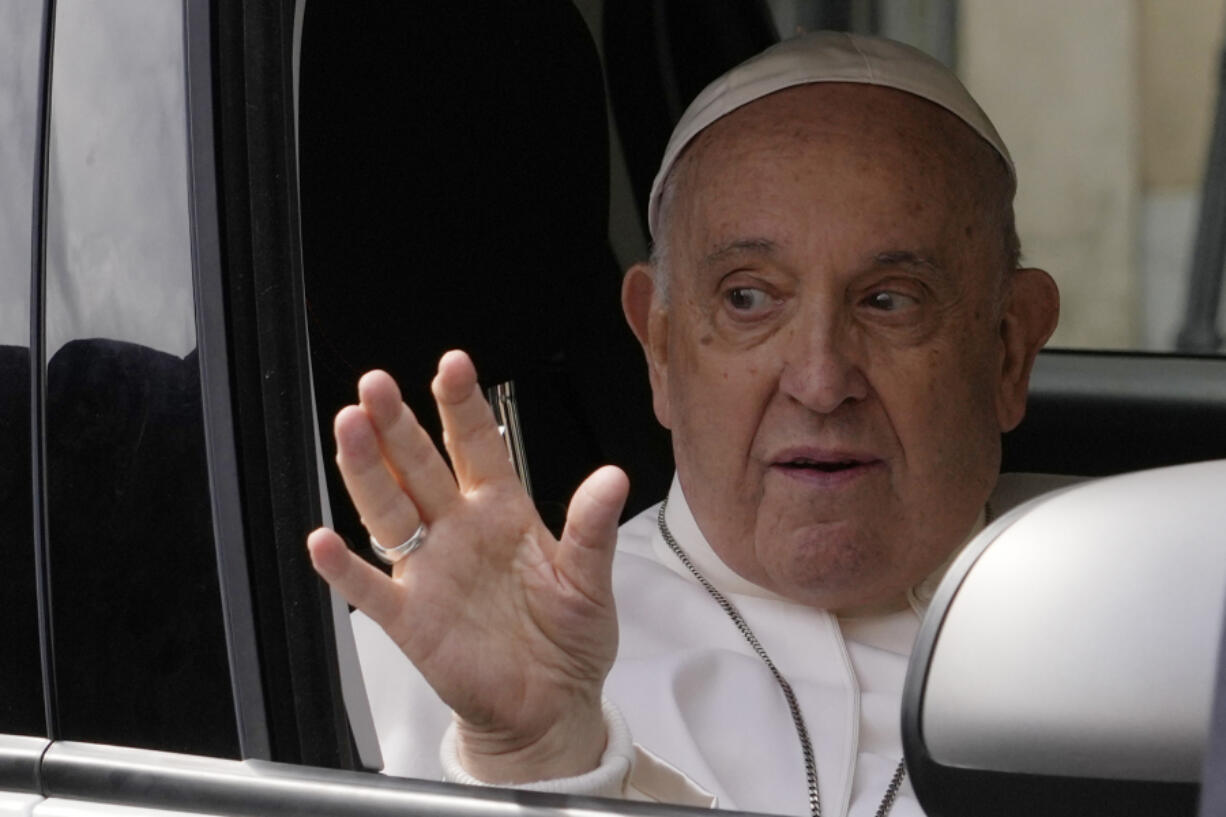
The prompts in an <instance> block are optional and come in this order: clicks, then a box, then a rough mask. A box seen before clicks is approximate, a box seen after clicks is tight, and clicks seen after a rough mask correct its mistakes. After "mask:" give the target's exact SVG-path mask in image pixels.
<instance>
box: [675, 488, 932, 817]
mask: <svg viewBox="0 0 1226 817" xmlns="http://www.w3.org/2000/svg"><path fill="white" fill-rule="evenodd" d="M666 508H668V500H667V499H665V500H664V502H663V503H662V504H661V505H660V515H659V519H658V521H659V527H660V535H662V536H663V537H664V541H665V543H667V544H668V547H669V549H670V550H672V552H673V553H675V554H676V555H677V558H678V559H680V560H681V564H683V565H685V566H686V569H688V570H689V571H690V573H692V574H693V575H694V578H695V579H697V580H698V583H699V584H701V585H702V586H703V588H704V589H705V590H706V591H707V593H709V594H710V596H711V598H713V599H715V603H716V604H718V605H719V606H720V608H721V609H722V610H723V611H724V612H725V613H727V614H728V618H730V619H732V623H733V624H735V625H736V628H737V629H738V630H740V631H741V635H743V636H744V637H745V640H746V641H748V642H749V646H750V647H752V648H753V651H754V652H755V653H757V654H758V657H759V658H761V659H762V663H764V664H766V668H767V669H768V670H770V673H771V675H773V676H775V683H777V684H778V685H779V689H781V690H782V691H783V697H784V698H785V699H786V700H787V703H788V709H790V710H791V712H792V723H793V724H795V725H796V736H797V737H798V738H799V739H800V753H801V755H802V756H803V757H804V761H805V780H806V781H807V782H808V784H809V813H810V814H811V815H812V817H822V798H821V794H820V792H819V791H818V788H817V760H816V758H815V757H814V755H813V744H812V743H811V742H810V741H809V730H808V728H807V727H806V726H805V719H804V716H803V715H802V714H801V713H800V704H798V703H797V702H796V693H794V692H793V691H792V685H791V684H789V683H788V681H787V679H786V678H784V677H783V673H781V672H780V671H779V669H778V667H776V666H775V662H774V661H772V660H771V657H770V656H769V655H767V653H766V649H765V648H764V647H763V646H762V643H761V642H760V641H758V637H757V636H756V635H754V633H753V630H751V629H749V625H748V624H747V623H746V622H745V619H744V618H743V617H742V616H741V613H740V611H739V610H737V609H736V605H734V604H733V603H732V602H730V601H728V599H727V598H726V597H725V596H724V594H723V593H721V592H719V591H718V590H716V589H715V585H713V584H711V582H709V581H707V577H706V576H704V575H702V574H701V573H699V572H698V568H696V567H694V563H693V562H691V561H690V557H689V556H688V555H686V552H685V551H684V550H682V549H681V545H679V544H677V540H676V539H674V538H673V534H672V531H670V530H669V529H668V523H667V522H665V521H664V511H665V509H666ZM906 774H907V765H906V762H905V761H904V760H901V759H900V760H899V761H898V768H896V769H895V770H894V776H893V777H892V778H890V785H889V787H888V788H887V789H886V790H885V797H883V798H881V805H879V806H877V814H876V817H886V815H887V814H889V813H890V809H892V808H893V807H894V800H895V799H896V798H897V797H898V790H899V789H900V788H901V787H902V781H903V778H904V777H905V776H906Z"/></svg>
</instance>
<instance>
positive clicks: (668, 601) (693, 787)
mask: <svg viewBox="0 0 1226 817" xmlns="http://www.w3.org/2000/svg"><path fill="white" fill-rule="evenodd" d="M1066 481H1067V480H1066V479H1063V478H1047V477H1036V476H1035V475H1005V476H1003V477H1002V478H1001V481H1000V483H999V484H998V485H997V488H996V491H995V492H994V493H993V495H992V498H991V499H990V500H989V503H988V505H989V507H990V508H991V511H992V513H993V515H999V514H1001V513H1003V512H1004V511H1005V510H1007V509H1008V508H1009V507H1012V506H1013V505H1015V504H1017V503H1018V502H1019V501H1022V500H1024V499H1027V498H1029V497H1031V496H1034V495H1036V494H1038V493H1042V492H1043V491H1044V490H1050V489H1052V488H1054V487H1058V486H1059V485H1061V484H1063V483H1064V482H1066ZM658 512H659V506H658V505H657V506H654V507H652V508H650V509H648V510H646V511H644V512H643V513H641V514H639V515H638V516H636V517H635V518H633V519H631V520H630V521H629V522H627V523H626V524H625V525H623V526H622V528H621V531H620V534H619V537H618V543H617V556H616V558H615V559H614V565H613V588H614V595H615V598H616V600H617V613H618V623H619V626H620V643H619V649H618V654H617V660H616V662H615V663H614V665H613V669H612V671H611V672H610V673H609V677H608V680H607V682H606V683H605V697H606V706H605V712H606V720H607V721H608V722H609V725H610V741H609V747H608V748H607V749H606V752H605V756H604V758H603V759H602V764H601V767H600V768H599V769H597V770H596V771H594V772H592V773H591V774H588V775H584V776H582V777H577V778H569V779H566V780H561V781H546V782H543V783H540V784H534V785H532V786H528V787H526V788H534V789H542V790H549V791H568V792H572V793H576V794H601V795H605V796H624V797H634V798H646V799H653V800H661V801H665V802H673V803H682V804H687V805H711V804H712V803H713V798H714V802H715V803H716V804H718V805H719V806H720V807H722V808H730V809H742V810H746V811H758V812H771V813H777V814H792V815H808V814H809V803H808V787H807V784H806V780H805V766H804V759H803V756H802V754H801V749H800V743H799V740H798V738H797V736H796V728H795V726H794V725H793V722H792V716H791V710H790V709H789V707H788V705H787V702H786V700H785V699H784V697H783V694H782V692H781V691H780V689H779V685H778V683H777V682H776V681H775V679H774V677H773V676H772V675H771V673H770V671H769V670H768V669H767V667H766V665H765V663H764V662H763V661H762V659H761V658H759V657H758V655H757V654H756V653H754V651H753V649H752V648H751V647H750V646H749V644H748V642H747V641H746V639H745V637H744V636H743V635H742V634H741V632H740V630H739V629H737V627H736V625H735V624H734V623H733V622H732V620H731V619H730V618H729V616H728V615H727V613H725V612H724V611H723V610H722V609H721V608H720V607H719V605H718V604H717V603H716V602H715V601H714V599H712V597H711V596H710V594H709V593H708V592H707V591H706V590H705V589H704V588H703V587H702V586H701V585H700V584H698V582H697V581H696V580H695V579H694V577H693V575H692V574H691V573H690V572H689V570H687V569H686V567H685V566H684V565H682V564H681V562H680V561H679V560H678V558H677V557H676V555H675V554H674V553H673V552H672V551H671V550H670V549H669V547H668V545H667V544H665V542H664V538H663V536H662V535H661V533H660V531H659V529H658V527H657V519H656V517H657V513H658ZM667 522H668V526H669V529H670V530H671V532H672V534H673V536H674V537H675V538H676V540H677V542H678V543H679V544H680V545H681V547H682V548H683V549H684V550H685V551H686V553H687V554H688V555H689V557H690V559H691V560H692V561H693V562H694V564H695V566H696V567H697V568H698V570H699V571H700V572H701V573H702V574H703V575H704V576H705V577H706V578H707V579H708V580H709V581H710V582H711V583H712V584H714V585H715V586H716V587H717V588H718V589H719V590H720V591H721V592H722V593H723V594H724V595H725V596H726V597H727V598H728V599H729V600H730V601H731V602H732V603H733V604H734V605H736V607H737V609H739V610H740V612H741V615H742V616H743V617H744V619H745V621H746V623H748V625H749V627H750V628H751V629H752V630H753V631H754V634H755V635H756V636H757V637H758V640H759V641H760V642H761V643H762V646H763V647H764V648H765V649H766V652H767V653H768V654H769V655H770V657H771V660H772V661H773V662H774V663H775V666H776V667H778V669H779V671H780V672H781V673H782V674H783V676H784V678H786V679H787V681H788V682H789V683H790V684H791V686H792V689H793V691H794V692H795V694H796V698H797V701H798V703H799V705H800V709H801V712H802V713H803V716H804V720H805V724H806V726H807V728H808V732H809V737H810V741H811V742H812V745H813V749H814V752H815V753H816V757H817V770H818V785H819V789H820V792H821V801H822V813H823V814H824V815H830V817H836V815H838V816H844V815H845V816H846V817H862V816H863V817H872V815H874V814H875V813H876V811H877V807H878V805H879V804H880V802H881V799H882V797H883V795H884V794H885V792H886V789H887V788H888V786H889V783H890V779H891V777H892V776H893V774H894V770H895V768H896V767H897V766H898V761H899V760H900V758H901V757H902V740H901V735H900V731H899V721H900V706H901V700H902V688H903V680H904V677H905V675H906V671H907V659H908V656H909V655H910V651H911V645H912V643H913V641H914V640H915V636H916V634H917V633H918V631H919V626H920V619H921V617H922V616H923V613H924V610H925V608H926V605H927V602H928V600H929V599H931V597H932V593H933V591H934V590H935V589H936V585H937V583H938V582H939V580H940V577H941V575H942V574H943V573H944V569H945V568H944V566H943V567H942V568H941V569H940V570H938V571H937V573H936V574H934V575H933V576H931V577H929V578H928V579H927V580H925V581H924V582H922V583H921V584H920V585H918V586H917V587H915V588H914V589H913V590H912V591H911V592H909V593H908V596H907V600H908V606H907V607H906V608H905V609H903V610H899V611H897V612H892V613H886V614H880V615H871V616H865V617H860V618H839V617H837V616H835V615H833V614H831V613H828V612H826V611H824V610H816V609H814V608H812V607H807V606H804V605H801V604H797V603H795V602H791V601H788V600H786V599H783V598H781V597H779V596H777V595H775V594H774V593H772V592H770V591H769V590H765V589H763V588H761V587H758V586H757V585H754V584H752V583H751V582H748V581H746V580H745V579H743V578H741V577H740V576H739V575H738V574H736V573H734V572H733V571H732V570H731V569H730V568H729V567H727V566H726V565H725V564H724V563H723V562H722V561H720V559H719V557H718V556H716V555H715V552H714V551H713V550H712V549H711V547H710V545H709V544H707V541H706V539H705V538H704V537H703V535H702V533H701V532H700V531H699V529H698V525H697V523H696V522H695V521H694V518H693V516H692V514H691V513H690V509H689V506H688V505H687V504H686V502H685V497H684V496H683V495H682V492H681V487H680V484H679V483H678V482H677V480H676V479H674V480H673V485H672V489H671V490H670V492H669V500H668V510H667ZM982 526H983V517H982V516H981V517H980V519H979V520H978V521H977V522H976V525H975V527H974V529H973V530H972V531H970V532H969V534H971V535H973V534H974V533H976V532H978V530H979V529H980V528H981V527H982ZM968 540H969V536H968ZM951 558H952V557H951ZM947 564H948V563H947ZM353 624H354V633H355V636H356V638H357V645H358V654H359V657H360V659H361V663H362V674H363V677H364V678H365V681H366V687H367V693H368V694H369V696H370V703H371V709H372V713H373V715H374V721H375V728H376V731H377V732H378V735H379V744H380V747H381V749H382V751H383V757H384V761H385V764H386V766H385V769H384V771H385V772H387V773H388V774H395V775H401V776H406V777H418V778H426V779H436V780H437V779H440V778H446V779H450V780H455V781H457V782H476V781H473V780H472V778H469V777H468V776H467V775H466V774H464V772H463V770H462V769H461V768H460V767H459V766H458V763H457V762H456V761H455V753H454V747H453V746H452V745H451V741H450V735H449V734H448V735H447V739H444V738H445V733H448V732H449V730H448V727H449V726H450V724H451V713H450V711H449V710H448V709H447V707H446V706H444V705H443V704H442V702H441V701H440V700H439V699H438V697H437V696H436V695H435V694H434V692H433V690H431V689H430V687H429V686H428V685H427V684H426V683H425V681H424V680H423V679H422V678H421V676H420V675H419V674H418V673H417V671H416V670H415V669H414V668H413V666H412V665H411V664H410V663H409V661H408V659H406V658H405V657H404V654H403V653H401V652H400V650H399V649H398V648H397V647H396V646H395V644H394V643H393V642H392V641H391V640H390V639H389V638H388V637H387V636H386V635H385V634H384V633H383V631H382V630H381V629H380V628H379V627H378V626H377V625H376V624H374V623H373V622H372V621H370V619H368V618H366V617H365V616H363V615H361V614H359V613H355V614H354V619H353ZM475 660H480V659H479V657H475ZM610 704H611V705H610ZM440 746H441V752H440ZM890 814H891V815H892V817H915V816H916V815H921V814H922V811H921V810H920V807H919V804H918V802H917V801H916V800H915V795H914V793H913V791H912V789H911V786H910V783H909V782H904V783H903V786H902V788H901V790H900V792H899V795H898V799H897V800H896V802H895V804H894V807H893V810H892V811H891V812H890Z"/></svg>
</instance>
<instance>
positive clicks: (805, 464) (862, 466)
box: [772, 448, 884, 487]
mask: <svg viewBox="0 0 1226 817" xmlns="http://www.w3.org/2000/svg"><path fill="white" fill-rule="evenodd" d="M883 464H884V463H883V462H882V460H880V459H878V458H877V457H874V456H873V455H871V454H866V453H862V452H859V451H854V452H853V451H838V450H826V451H822V450H815V449H810V450H807V451H806V450H803V449H801V450H797V449H795V448H794V449H792V450H790V451H780V452H778V454H776V456H775V459H774V462H773V463H772V467H773V468H774V469H775V470H776V472H777V473H781V474H785V475H787V476H789V477H791V478H793V479H798V480H800V481H801V482H805V483H810V484H813V485H821V486H826V487H833V486H837V485H845V484H846V485H850V484H852V483H854V482H858V481H859V477H861V476H864V475H867V474H868V473H869V472H871V471H873V470H875V469H876V468H877V467H878V466H881V465H883Z"/></svg>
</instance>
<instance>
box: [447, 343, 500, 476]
mask: <svg viewBox="0 0 1226 817" xmlns="http://www.w3.org/2000/svg"><path fill="white" fill-rule="evenodd" d="M430 389H431V391H433V392H434V399H435V401H436V402H437V403H438V413H439V417H440V418H441V419H442V421H443V442H444V444H446V446H447V450H448V452H450V453H451V463H452V465H453V466H455V475H456V479H457V480H458V481H459V483H460V488H461V489H462V490H466V491H467V490H471V489H473V488H475V487H477V486H478V485H481V484H482V483H485V482H490V481H495V480H500V479H515V469H514V468H513V467H512V465H511V460H510V458H509V457H508V456H507V446H506V443H504V442H503V441H502V435H501V434H499V433H498V424H497V423H496V422H494V413H493V412H492V411H491V410H490V407H489V404H488V403H486V402H485V398H484V397H483V396H482V395H481V390H480V388H478V386H477V370H476V369H475V368H474V367H473V363H472V361H471V360H470V359H469V357H468V355H466V354H464V353H463V352H459V351H451V352H448V353H447V354H445V355H443V357H442V359H441V360H439V362H438V374H437V375H436V376H435V378H434V381H433V382H432V383H431V384H430Z"/></svg>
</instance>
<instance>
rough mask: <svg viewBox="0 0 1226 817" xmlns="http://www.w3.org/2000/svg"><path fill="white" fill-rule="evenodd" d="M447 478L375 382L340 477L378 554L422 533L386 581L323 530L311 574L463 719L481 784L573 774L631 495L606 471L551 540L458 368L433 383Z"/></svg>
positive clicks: (388, 385) (596, 754)
mask: <svg viewBox="0 0 1226 817" xmlns="http://www.w3.org/2000/svg"><path fill="white" fill-rule="evenodd" d="M431 388H432V391H433V393H434V398H435V401H436V402H437V403H438V409H439V414H440V415H441V418H442V422H443V438H444V444H445V445H446V447H447V451H448V453H449V454H450V456H451V461H452V463H453V465H454V467H455V476H454V477H453V476H452V472H451V470H450V469H449V468H448V467H447V463H446V462H445V461H444V460H443V457H442V456H441V455H440V453H439V452H438V450H437V449H436V448H435V447H434V445H433V443H432V442H431V440H430V438H429V435H427V434H426V432H425V431H424V430H423V429H422V427H421V426H420V425H419V424H418V423H417V420H416V418H415V417H414V416H413V413H412V411H410V410H409V408H408V407H407V406H405V405H404V403H403V402H402V401H401V398H400V391H399V389H398V388H397V387H396V384H395V382H394V381H393V380H392V378H391V377H390V376H388V375H387V374H386V373H384V372H378V371H376V372H370V373H368V374H366V375H365V376H364V377H363V378H362V379H361V381H360V382H359V384H358V395H359V402H360V405H358V406H348V407H346V408H345V409H343V410H341V412H340V413H338V414H337V416H336V423H335V434H336V440H337V449H338V454H337V462H338V464H339V465H340V470H341V474H342V476H343V477H344V480H345V487H346V488H347V490H348V491H349V494H350V496H351V497H352V498H353V501H354V504H355V505H356V507H357V509H358V512H359V513H360V514H361V516H362V521H363V524H365V526H366V528H367V530H368V531H369V532H370V533H371V534H372V535H373V536H374V537H375V538H376V539H377V540H378V541H379V542H380V543H382V544H383V545H385V546H388V547H392V546H395V545H398V544H399V543H401V542H403V541H405V540H406V539H407V538H408V537H409V536H410V535H411V534H412V533H413V532H414V530H416V529H417V526H418V523H419V522H422V521H424V522H425V523H426V525H427V526H428V531H429V532H428V534H427V536H426V541H425V544H424V545H423V546H422V547H421V548H420V549H418V550H417V551H416V552H414V553H413V554H412V555H411V556H410V557H408V558H406V559H404V560H402V561H400V562H398V563H397V564H396V565H395V566H394V567H393V570H392V576H391V577H388V576H386V575H385V574H383V573H382V572H380V571H378V570H376V569H375V568H373V567H371V566H370V565H368V564H367V563H366V562H364V561H363V560H362V559H360V558H359V557H358V556H356V555H355V554H353V553H351V552H350V551H349V549H348V548H347V547H346V546H345V543H344V542H343V541H342V540H341V538H340V537H339V536H337V535H336V534H335V533H334V532H332V531H331V530H328V529H326V528H320V529H319V530H316V531H315V532H313V533H312V534H311V535H310V537H309V538H308V541H307V545H308V547H309V548H310V551H311V558H312V561H313V563H314V565H315V569H316V570H317V571H318V572H319V574H320V575H321V576H322V577H323V578H324V579H325V580H326V581H327V582H328V583H329V584H330V585H331V586H332V587H334V588H335V589H337V590H338V591H339V592H340V593H341V595H342V596H344V597H345V599H346V600H348V601H349V603H350V604H352V605H354V606H355V607H357V608H358V609H360V610H361V611H362V612H364V613H366V614H367V615H368V616H370V617H371V618H372V619H373V620H374V621H376V622H377V623H378V624H379V625H380V626H381V627H383V629H384V630H386V631H387V633H388V635H389V636H391V638H392V640H393V641H395V642H396V644H397V645H399V647H400V649H401V650H403V651H404V653H405V655H407V656H408V657H409V659H410V660H411V661H412V662H413V663H414V664H415V665H416V666H417V668H418V670H419V671H420V672H421V673H422V675H423V676H424V677H425V679H426V680H427V681H428V682H429V683H430V685H431V686H432V687H433V688H434V690H435V691H436V692H437V693H438V694H439V696H440V697H441V698H442V699H443V701H444V702H445V703H446V704H447V705H448V706H450V707H451V708H452V709H453V710H454V711H455V713H456V715H457V718H458V719H457V726H458V738H459V740H458V748H459V753H460V760H461V762H462V763H463V765H464V766H465V768H466V769H467V770H468V771H469V773H471V774H473V775H474V776H476V777H478V778H480V779H482V780H486V781H488V782H499V783H514V782H525V781H529V780H541V779H548V778H554V777H563V776H569V775H574V774H580V773H583V772H586V771H588V770H590V769H593V768H595V767H596V765H597V763H598V761H599V758H600V754H601V752H602V751H603V749H604V744H605V728H604V723H603V719H602V717H601V711H600V694H601V688H602V686H603V682H604V678H605V676H606V675H607V674H608V671H609V668H610V666H611V665H612V663H613V658H614V656H615V654H616V652H617V620H616V616H615V612H614V607H613V594H612V589H611V571H612V559H613V549H614V544H615V540H616V535H617V519H618V516H619V514H620V513H621V508H622V505H623V504H624V503H625V499H626V494H627V490H628V487H629V486H628V482H627V480H626V476H625V474H623V473H622V472H621V471H620V470H618V469H617V468H613V467H605V468H601V469H599V470H598V471H596V472H595V473H594V474H592V475H591V476H590V477H588V479H587V480H586V481H585V482H584V483H583V485H581V486H580V487H579V490H578V491H576V493H575V496H574V498H573V499H572V500H571V505H570V509H569V511H568V513H567V521H566V527H565V529H564V530H563V532H562V538H561V540H556V539H554V538H553V536H552V535H551V534H550V532H549V530H548V529H547V528H546V527H545V525H544V523H543V522H542V521H541V520H540V517H539V516H537V513H536V509H535V508H534V507H533V505H532V501H531V499H530V498H529V497H528V496H527V494H526V493H525V492H524V490H523V488H522V487H521V486H520V484H519V481H518V480H517V478H516V476H515V471H514V468H513V467H512V465H511V463H510V461H509V460H508V458H507V451H506V446H505V445H504V443H503V441H502V438H501V437H500V435H499V433H498V428H497V425H496V424H495V422H494V417H493V414H492V412H491V411H490V408H489V406H488V405H487V404H486V402H485V400H484V399H483V397H482V396H481V392H480V389H479V388H478V386H477V374H476V371H475V369H474V368H473V365H472V362H471V361H470V360H469V359H468V356H467V355H465V354H464V353H462V352H448V353H447V354H446V355H444V356H443V358H442V360H440V361H439V369H438V375H437V376H436V377H435V379H434V381H433V383H432V384H431Z"/></svg>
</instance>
